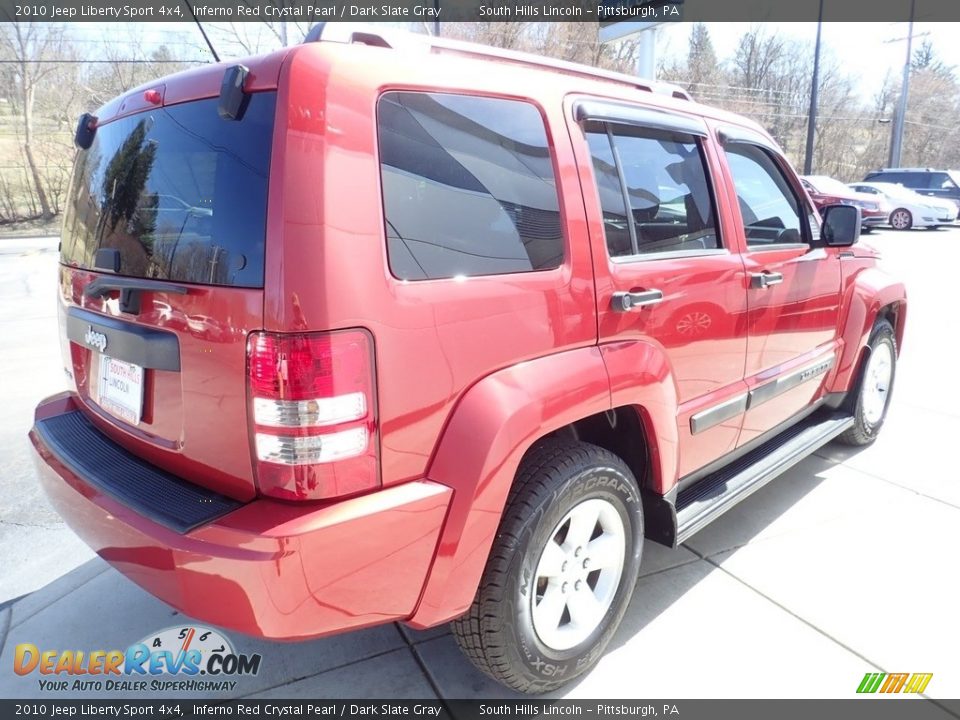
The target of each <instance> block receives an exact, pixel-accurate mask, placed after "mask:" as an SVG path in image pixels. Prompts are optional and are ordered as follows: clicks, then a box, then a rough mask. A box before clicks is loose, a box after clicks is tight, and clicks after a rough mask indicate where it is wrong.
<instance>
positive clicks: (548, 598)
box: [533, 583, 567, 630]
mask: <svg viewBox="0 0 960 720" xmlns="http://www.w3.org/2000/svg"><path fill="white" fill-rule="evenodd" d="M566 607H567V598H566V596H565V595H564V594H563V592H562V591H561V590H560V587H559V583H557V584H556V585H554V584H551V585H550V586H549V587H547V591H546V592H545V593H544V594H543V597H541V598H540V600H539V601H538V602H537V604H536V605H535V606H534V608H533V622H534V624H535V625H536V626H538V627H544V628H553V629H554V630H556V629H557V628H559V627H560V620H561V618H562V617H563V611H564V609H565V608H566Z"/></svg>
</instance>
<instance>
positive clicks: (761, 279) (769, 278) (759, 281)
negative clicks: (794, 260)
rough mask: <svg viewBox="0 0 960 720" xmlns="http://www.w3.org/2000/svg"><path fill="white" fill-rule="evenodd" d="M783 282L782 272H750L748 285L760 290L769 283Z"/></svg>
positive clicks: (768, 285)
mask: <svg viewBox="0 0 960 720" xmlns="http://www.w3.org/2000/svg"><path fill="white" fill-rule="evenodd" d="M782 282H783V273H777V272H759V273H750V287H752V288H755V289H759V290H762V289H763V288H768V287H770V286H771V285H779V284H780V283H782Z"/></svg>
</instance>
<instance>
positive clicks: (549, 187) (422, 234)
mask: <svg viewBox="0 0 960 720" xmlns="http://www.w3.org/2000/svg"><path fill="white" fill-rule="evenodd" d="M377 122H378V133H379V141H380V176H381V181H382V185H383V207H384V216H385V218H386V235H387V252H388V257H389V262H390V269H391V271H392V272H393V274H394V275H395V276H396V277H398V278H400V279H403V280H425V279H436V278H451V277H458V276H474V275H492V274H499V273H517V272H531V271H536V270H548V269H551V268H556V267H558V266H559V265H560V264H561V263H562V262H563V247H564V244H563V233H562V231H561V220H560V205H559V199H558V196H557V185H556V179H555V177H554V172H553V160H552V158H551V155H550V147H549V143H548V141H547V133H546V129H545V127H544V123H543V118H542V116H541V115H540V113H539V111H538V110H537V109H536V108H535V107H534V106H533V105H531V104H529V103H526V102H520V101H515V100H502V99H497V98H485V97H474V96H466V95H451V94H442V93H415V92H390V93H386V94H384V95H383V96H382V97H381V98H380V102H379V105H378V117H377Z"/></svg>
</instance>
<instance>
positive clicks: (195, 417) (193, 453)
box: [59, 267, 263, 500]
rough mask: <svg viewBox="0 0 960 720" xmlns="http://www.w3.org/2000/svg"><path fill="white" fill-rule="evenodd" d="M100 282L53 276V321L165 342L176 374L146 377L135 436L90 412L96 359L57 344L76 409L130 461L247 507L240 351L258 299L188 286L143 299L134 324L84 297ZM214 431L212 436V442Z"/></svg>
mask: <svg viewBox="0 0 960 720" xmlns="http://www.w3.org/2000/svg"><path fill="white" fill-rule="evenodd" d="M98 275H99V273H92V272H89V271H86V270H78V269H75V268H69V267H61V269H60V298H59V313H60V315H61V318H62V317H63V316H64V315H65V313H66V311H67V308H68V307H70V306H74V307H79V308H83V309H85V310H89V311H92V312H95V313H98V314H101V315H104V316H106V317H110V318H117V319H122V320H124V321H125V322H128V323H131V324H135V325H141V326H146V327H153V328H159V329H163V330H167V331H169V332H172V333H174V334H176V335H177V338H178V340H179V343H180V366H181V367H180V372H168V371H161V370H148V371H147V372H146V373H145V377H144V382H145V385H144V410H143V419H142V420H141V422H140V423H139V424H138V425H137V426H136V427H134V426H132V425H130V424H128V423H126V422H123V421H121V420H118V419H116V418H114V417H112V416H111V415H109V414H107V413H106V411H104V410H102V409H100V406H99V405H98V404H97V393H98V389H97V378H98V369H99V358H100V353H97V352H95V351H93V350H91V349H89V348H86V347H82V346H80V345H78V344H77V343H73V342H69V341H68V340H67V339H66V338H65V337H64V338H63V339H62V342H63V347H64V348H65V352H66V354H67V355H68V356H69V357H67V358H65V363H64V365H65V367H66V368H67V369H69V370H70V372H71V373H72V376H73V389H75V390H76V392H77V396H78V398H77V399H78V402H79V403H81V404H82V406H83V407H84V409H85V410H86V411H87V414H88V416H89V417H90V419H91V420H92V421H93V422H94V424H95V425H96V426H97V427H98V428H100V430H101V431H102V432H103V433H104V434H105V435H107V436H108V437H110V439H112V440H113V441H114V442H116V443H118V444H120V445H122V446H123V447H125V448H126V449H127V450H129V451H130V452H132V453H134V454H135V455H138V456H140V457H142V458H144V459H146V460H148V461H149V462H151V463H153V464H154V465H157V466H159V467H161V468H163V469H164V470H166V471H168V472H171V473H173V474H174V475H179V476H180V477H186V478H198V479H199V482H200V483H201V484H202V485H205V486H206V487H209V488H210V489H212V490H216V491H217V492H220V493H223V494H224V495H228V496H230V497H233V498H235V499H237V500H250V499H252V498H253V497H254V495H255V494H256V488H255V486H254V480H253V470H252V468H251V461H250V452H249V450H248V449H247V448H248V443H249V436H248V431H247V399H246V392H245V388H244V382H245V378H246V362H247V356H246V342H247V333H249V332H250V331H252V330H256V329H258V328H260V327H261V325H262V319H261V318H262V304H263V291H262V290H252V289H247V288H230V287H217V286H212V285H191V286H190V290H189V292H188V293H187V294H185V295H177V294H173V293H165V292H151V293H143V296H142V300H141V303H142V309H141V312H140V314H139V315H126V314H123V313H121V312H120V309H119V300H118V298H117V297H112V298H90V297H85V296H84V295H83V288H84V287H86V286H87V285H88V284H89V283H90V282H91V281H92V280H93V278H95V277H97V276H98ZM221 319H222V320H223V321H222V322H221ZM224 419H229V420H230V421H229V422H223V420H224ZM214 427H215V428H217V431H216V432H211V428H214Z"/></svg>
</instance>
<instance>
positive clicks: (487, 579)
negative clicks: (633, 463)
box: [453, 439, 643, 693]
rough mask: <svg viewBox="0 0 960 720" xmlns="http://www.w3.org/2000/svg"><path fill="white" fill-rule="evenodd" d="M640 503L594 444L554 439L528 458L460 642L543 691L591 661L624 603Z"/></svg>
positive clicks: (456, 626) (514, 680)
mask: <svg viewBox="0 0 960 720" xmlns="http://www.w3.org/2000/svg"><path fill="white" fill-rule="evenodd" d="M642 549H643V510H642V506H641V502H640V492H639V490H638V487H637V484H636V481H635V479H634V477H633V474H632V473H631V472H630V469H629V468H628V467H627V466H626V464H625V463H624V462H623V461H622V460H621V459H620V458H618V457H617V456H616V455H614V454H613V453H610V452H608V451H607V450H604V449H602V448H599V447H597V446H595V445H589V444H587V443H580V442H563V441H560V440H556V439H550V440H547V441H544V442H542V443H540V444H539V445H538V446H536V447H534V448H533V449H532V450H531V451H530V452H529V453H528V454H527V457H526V458H525V459H524V461H523V464H522V465H521V467H520V471H519V473H518V474H517V478H516V481H515V483H514V487H513V489H512V490H511V493H510V497H509V499H508V501H507V507H506V509H505V511H504V516H503V519H502V520H501V523H500V529H499V531H498V533H497V537H496V539H495V540H494V545H493V548H492V549H491V552H490V558H489V560H488V561H487V568H486V570H485V571H484V574H483V578H482V579H481V582H480V587H479V589H478V591H477V595H476V597H475V598H474V601H473V605H472V606H471V607H470V610H469V611H468V612H467V614H466V615H464V616H463V617H462V618H459V619H458V620H455V621H454V622H453V634H454V637H455V638H456V640H457V644H459V645H460V648H461V649H462V650H463V652H464V653H465V654H466V655H467V657H468V658H470V660H471V661H472V662H473V663H474V664H475V665H476V666H477V667H478V668H479V669H480V670H482V671H483V672H485V673H486V674H487V675H489V676H490V677H492V678H494V679H495V680H498V681H499V682H501V683H503V684H505V685H508V686H510V687H512V688H514V689H516V690H520V691H522V692H530V693H537V692H546V691H548V690H552V689H554V688H557V687H559V686H561V685H563V684H564V683H567V682H569V681H570V680H572V679H573V678H575V677H576V676H578V675H580V674H581V673H583V672H586V671H587V670H589V669H590V668H591V667H592V666H593V665H594V664H595V663H596V661H597V660H598V659H599V658H600V656H601V655H602V653H603V650H604V648H605V647H606V645H607V643H608V642H610V639H611V637H613V634H614V632H615V631H616V629H617V626H618V625H619V624H620V620H621V618H622V617H623V613H624V612H625V611H626V609H627V604H628V603H629V601H630V596H631V594H632V593H633V586H634V584H635V583H636V579H637V573H638V571H639V569H640V555H641V551H642Z"/></svg>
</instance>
